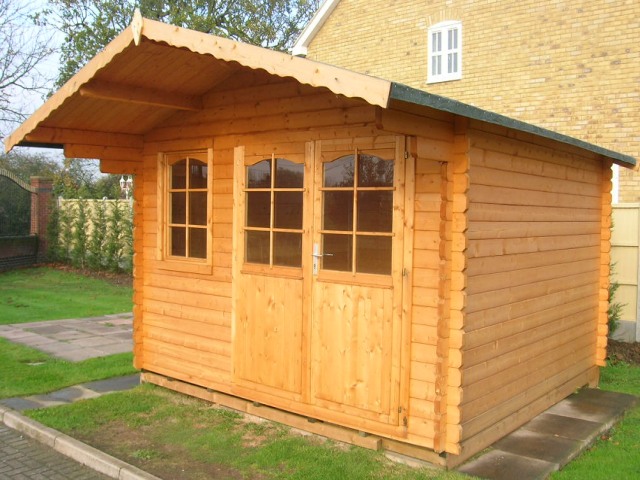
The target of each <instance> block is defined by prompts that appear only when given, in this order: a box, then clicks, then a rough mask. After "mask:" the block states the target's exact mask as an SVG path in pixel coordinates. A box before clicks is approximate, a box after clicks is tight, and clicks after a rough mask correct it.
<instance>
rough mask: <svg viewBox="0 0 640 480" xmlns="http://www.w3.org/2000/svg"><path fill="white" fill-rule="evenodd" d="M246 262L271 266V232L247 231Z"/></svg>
mask: <svg viewBox="0 0 640 480" xmlns="http://www.w3.org/2000/svg"><path fill="white" fill-rule="evenodd" d="M245 239H246V242H247V250H246V252H245V253H246V261H247V262H249V263H262V264H266V265H269V232H252V231H247V232H246V236H245Z"/></svg>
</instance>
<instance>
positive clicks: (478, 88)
mask: <svg viewBox="0 0 640 480" xmlns="http://www.w3.org/2000/svg"><path fill="white" fill-rule="evenodd" d="M345 39H348V41H345ZM293 53H294V54H296V55H306V56H307V57H308V58H310V59H312V60H318V61H321V62H325V63H330V64H334V65H339V66H341V67H345V68H348V69H350V70H355V71H358V72H361V73H367V74H370V75H373V76H376V77H381V78H387V79H390V80H393V81H397V82H400V83H403V84H406V85H409V86H411V87H414V88H418V89H421V90H427V91H429V92H430V93H435V94H439V95H443V96H447V97H451V98H455V99H457V100H461V101H463V102H465V103H469V104H472V105H476V106H478V107H481V108H485V109H488V110H491V111H494V112H499V113H502V114H505V115H507V116H510V117H513V118H517V119H519V120H523V121H526V122H529V123H533V124H536V125H540V126H542V127H545V128H548V129H551V130H555V131H558V132H561V133H564V134H567V135H571V136H575V137H578V138H581V139H583V140H586V141H588V142H591V143H595V144H598V145H601V146H604V147H607V148H610V149H613V150H616V151H622V152H624V153H626V154H628V155H631V156H633V157H635V158H638V157H640V2H638V1H637V0H619V1H615V2H611V1H607V2H605V1H596V2H593V1H588V0H567V1H562V2H550V1H546V2H545V1H542V2H541V1H539V0H518V1H514V0H502V1H500V2H495V1H490V0H431V1H428V2H424V1H417V0H393V1H387V2H376V5H375V8H373V7H372V6H371V2H365V1H364V0H326V1H325V2H324V4H323V5H322V6H321V8H320V10H319V12H318V13H317V14H316V16H315V18H314V19H313V20H312V22H311V23H310V24H309V25H308V26H307V28H306V29H305V31H304V32H303V33H302V35H301V36H300V38H299V39H298V42H297V43H296V45H295V47H294V51H293ZM450 62H451V63H450ZM438 69H440V70H439V71H438ZM616 180H617V182H616ZM616 183H618V184H619V190H618V192H615V185H616ZM616 193H619V197H618V198H616ZM616 200H618V201H619V202H638V201H640V175H639V174H638V173H636V172H634V171H632V170H625V171H619V172H618V171H617V170H614V202H615V201H616Z"/></svg>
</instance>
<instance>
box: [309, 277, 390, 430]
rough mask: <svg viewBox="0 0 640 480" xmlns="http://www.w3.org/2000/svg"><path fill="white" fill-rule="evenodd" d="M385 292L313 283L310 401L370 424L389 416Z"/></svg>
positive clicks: (361, 287)
mask: <svg viewBox="0 0 640 480" xmlns="http://www.w3.org/2000/svg"><path fill="white" fill-rule="evenodd" d="M392 296H393V291H392V290H391V289H381V288H371V287H363V286H356V285H336V284H331V283H325V282H318V283H317V285H316V288H315V290H314V302H313V303H314V306H313V311H314V318H313V324H312V325H313V326H312V342H311V343H312V379H311V385H312V389H313V390H312V396H313V397H314V398H315V399H316V402H317V404H319V405H323V406H328V407H330V408H332V409H339V410H344V409H345V408H344V407H347V409H348V407H353V408H357V409H360V410H364V411H366V412H368V414H369V415H367V416H370V417H371V418H374V419H376V420H381V421H387V419H388V416H389V414H390V393H391V389H390V380H391V350H392V349H391V347H392V339H393V332H392V324H391V323H392V318H393V313H392V307H393V298H392Z"/></svg>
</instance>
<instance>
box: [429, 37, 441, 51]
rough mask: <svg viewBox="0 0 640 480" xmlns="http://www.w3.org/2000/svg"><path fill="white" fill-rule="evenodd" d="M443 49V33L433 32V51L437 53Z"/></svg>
mask: <svg viewBox="0 0 640 480" xmlns="http://www.w3.org/2000/svg"><path fill="white" fill-rule="evenodd" d="M440 50H442V33H441V32H433V33H432V34H431V51H432V52H434V53H436V52H439V51H440Z"/></svg>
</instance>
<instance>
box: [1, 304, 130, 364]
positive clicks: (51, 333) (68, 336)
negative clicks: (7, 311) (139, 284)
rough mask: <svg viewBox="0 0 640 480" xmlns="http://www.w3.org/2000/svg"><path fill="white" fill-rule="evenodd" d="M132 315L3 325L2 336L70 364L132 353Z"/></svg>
mask: <svg viewBox="0 0 640 480" xmlns="http://www.w3.org/2000/svg"><path fill="white" fill-rule="evenodd" d="M132 319H133V315H132V314H131V313H119V314H113V315H103V316H100V317H91V318H73V319H66V320H49V321H45V322H30V323H14V324H10V325H0V337H3V338H6V339H7V340H9V341H11V342H14V343H19V344H21V345H26V346H27V347H32V348H37V349H38V350H41V351H43V352H45V353H48V354H49V355H52V356H54V357H57V358H62V359H64V360H68V361H70V362H79V361H81V360H87V359H89V358H94V357H103V356H106V355H113V354H114V353H125V352H130V351H132V349H133V327H132Z"/></svg>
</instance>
